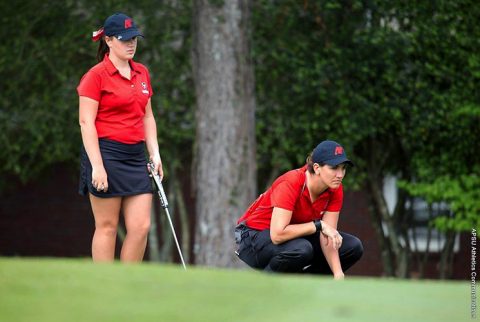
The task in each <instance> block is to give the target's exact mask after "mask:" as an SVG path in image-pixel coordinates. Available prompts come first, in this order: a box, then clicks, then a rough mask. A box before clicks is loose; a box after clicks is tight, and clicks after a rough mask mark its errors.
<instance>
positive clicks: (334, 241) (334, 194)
mask: <svg viewBox="0 0 480 322" xmlns="http://www.w3.org/2000/svg"><path fill="white" fill-rule="evenodd" d="M348 165H351V166H353V163H352V162H351V161H350V160H349V159H347V156H346V154H345V151H344V149H343V147H342V146H341V145H340V144H338V143H336V142H334V141H323V142H321V143H320V144H319V145H318V146H317V147H316V148H315V149H314V150H313V151H312V153H311V154H310V155H309V157H308V158H307V162H306V165H305V166H303V167H302V168H299V169H295V170H291V171H288V172H287V173H285V174H283V175H281V176H280V177H278V178H277V179H276V180H275V181H274V182H273V184H272V186H271V187H270V188H269V189H268V190H267V191H266V192H264V193H263V194H261V195H260V196H259V197H258V198H257V200H255V201H254V202H253V203H252V204H251V205H250V207H249V208H248V209H247V211H246V212H245V213H244V214H243V216H241V217H240V219H239V220H238V221H237V227H236V229H235V240H236V242H237V244H238V250H237V255H238V256H239V258H240V259H241V260H242V261H244V262H245V263H247V264H248V265H249V266H251V267H253V268H256V269H262V270H265V271H270V272H291V273H313V274H333V276H334V278H335V279H343V278H344V272H345V271H346V270H347V269H348V268H349V267H351V266H352V265H353V264H355V263H356V262H357V261H358V260H359V259H360V257H361V256H362V254H363V246H362V243H361V241H360V240H359V239H358V238H357V237H355V236H352V235H350V234H346V233H344V232H339V231H338V230H337V223H338V217H339V214H340V210H341V209H342V204H343V187H342V180H343V178H344V177H345V172H346V168H347V166H348Z"/></svg>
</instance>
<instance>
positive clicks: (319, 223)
mask: <svg viewBox="0 0 480 322" xmlns="http://www.w3.org/2000/svg"><path fill="white" fill-rule="evenodd" d="M313 224H314V225H315V228H317V230H316V232H317V233H318V232H319V231H322V221H321V220H320V219H317V220H314V221H313Z"/></svg>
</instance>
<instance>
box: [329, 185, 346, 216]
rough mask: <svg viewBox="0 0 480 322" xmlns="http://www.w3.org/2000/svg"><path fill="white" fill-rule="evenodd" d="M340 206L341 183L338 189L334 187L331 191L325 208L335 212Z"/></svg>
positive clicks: (341, 195) (341, 199)
mask: <svg viewBox="0 0 480 322" xmlns="http://www.w3.org/2000/svg"><path fill="white" fill-rule="evenodd" d="M342 206H343V185H340V187H338V189H336V190H335V191H334V192H333V194H332V197H331V199H330V201H329V203H328V206H327V209H325V210H326V211H330V212H337V211H340V210H342Z"/></svg>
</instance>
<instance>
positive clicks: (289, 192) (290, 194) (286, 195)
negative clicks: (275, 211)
mask: <svg viewBox="0 0 480 322" xmlns="http://www.w3.org/2000/svg"><path fill="white" fill-rule="evenodd" d="M297 190H298V189H295V187H294V185H293V184H292V183H291V182H288V181H287V180H284V181H282V182H280V183H279V184H278V185H277V186H276V187H275V188H274V189H273V190H272V195H271V203H272V206H273V207H277V208H283V209H286V210H291V211H293V209H294V208H295V202H296V201H297V198H298V195H299V191H297Z"/></svg>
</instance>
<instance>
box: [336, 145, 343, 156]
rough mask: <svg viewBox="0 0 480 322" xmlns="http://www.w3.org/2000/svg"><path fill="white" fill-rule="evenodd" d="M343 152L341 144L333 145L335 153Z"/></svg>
mask: <svg viewBox="0 0 480 322" xmlns="http://www.w3.org/2000/svg"><path fill="white" fill-rule="evenodd" d="M339 154H343V148H342V147H341V146H337V147H335V155H339Z"/></svg>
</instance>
